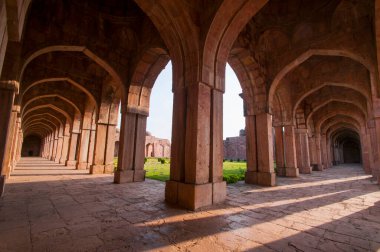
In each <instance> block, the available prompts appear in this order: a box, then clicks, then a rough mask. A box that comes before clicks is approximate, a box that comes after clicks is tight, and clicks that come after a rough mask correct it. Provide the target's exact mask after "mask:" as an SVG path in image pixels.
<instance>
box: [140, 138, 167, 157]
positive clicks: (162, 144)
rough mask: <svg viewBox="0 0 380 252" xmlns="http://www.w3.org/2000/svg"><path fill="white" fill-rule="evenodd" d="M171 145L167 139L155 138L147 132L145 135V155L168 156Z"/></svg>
mask: <svg viewBox="0 0 380 252" xmlns="http://www.w3.org/2000/svg"><path fill="white" fill-rule="evenodd" d="M170 150H171V145H170V141H169V140H168V139H162V138H157V137H155V136H152V135H151V134H150V133H149V132H147V134H146V137H145V157H170Z"/></svg>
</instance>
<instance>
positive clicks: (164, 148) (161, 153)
mask: <svg viewBox="0 0 380 252" xmlns="http://www.w3.org/2000/svg"><path fill="white" fill-rule="evenodd" d="M119 138H120V130H119V129H116V135H115V152H114V156H115V157H117V156H118V154H119V153H118V152H119ZM170 151H171V144H170V141H169V140H168V139H162V138H157V137H155V136H152V134H151V133H150V132H147V133H146V136H145V151H144V152H145V157H167V158H169V157H170Z"/></svg>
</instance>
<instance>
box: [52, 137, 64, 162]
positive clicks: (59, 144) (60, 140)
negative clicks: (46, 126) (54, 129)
mask: <svg viewBox="0 0 380 252" xmlns="http://www.w3.org/2000/svg"><path fill="white" fill-rule="evenodd" d="M60 134H61V133H60ZM62 148H63V135H59V136H58V142H57V154H56V156H55V159H54V162H56V163H59V160H61V156H62Z"/></svg>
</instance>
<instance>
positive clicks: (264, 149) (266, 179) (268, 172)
mask: <svg viewBox="0 0 380 252" xmlns="http://www.w3.org/2000/svg"><path fill="white" fill-rule="evenodd" d="M246 135H247V172H246V174H245V182H246V183H249V184H258V185H262V186H275V185H276V174H275V173H274V164H273V138H272V116H271V115H270V114H267V113H264V114H260V115H254V116H253V115H251V116H248V115H247V116H246ZM252 151H255V152H256V153H257V154H256V156H255V155H254V154H253V153H252ZM248 156H250V157H248Z"/></svg>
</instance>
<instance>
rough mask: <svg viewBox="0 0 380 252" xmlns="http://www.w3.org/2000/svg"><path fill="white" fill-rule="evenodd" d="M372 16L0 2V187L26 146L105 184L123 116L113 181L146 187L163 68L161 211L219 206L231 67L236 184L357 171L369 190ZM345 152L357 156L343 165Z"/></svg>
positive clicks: (373, 111)
mask: <svg viewBox="0 0 380 252" xmlns="http://www.w3.org/2000/svg"><path fill="white" fill-rule="evenodd" d="M378 5H380V2H379V1H372V0H365V1H360V2H357V1H349V0H334V1H328V0H326V1H320V0H318V1H317V0H315V1H308V4H307V5H305V4H302V1H301V0H296V1H277V0H274V1H267V0H256V1H250V0H244V1H233V0H224V1H217V2H202V1H201V2H194V3H188V2H185V1H165V0H162V1H156V2H155V3H153V2H148V1H140V0H135V1H112V3H109V2H107V3H106V2H104V1H81V2H80V3H78V2H76V1H48V2H46V1H42V0H30V1H19V2H17V3H10V2H9V1H1V5H0V13H1V19H2V20H3V21H2V28H1V29H2V30H3V31H4V33H1V34H5V35H3V37H2V40H1V41H6V43H3V44H1V52H2V54H0V56H1V64H0V69H1V75H0V78H1V86H0V87H1V97H2V100H1V103H2V105H3V106H1V109H0V114H1V115H4V116H3V117H4V120H3V121H2V122H1V125H0V129H4V130H3V133H2V135H1V138H0V145H1V147H0V153H2V154H1V158H2V159H0V161H1V163H2V175H3V178H6V177H7V176H9V175H10V173H11V170H12V169H13V167H14V165H15V163H17V161H18V160H19V158H20V156H21V154H22V153H23V150H22V146H23V142H24V143H25V146H26V140H28V139H32V138H39V139H40V140H41V145H40V150H39V155H41V156H42V157H45V158H48V159H51V160H54V161H56V162H60V163H65V164H66V165H75V167H76V168H77V169H90V172H91V173H110V172H113V170H114V168H113V155H114V146H115V145H114V136H115V134H116V124H117V117H118V109H119V104H121V131H120V142H119V151H118V154H119V160H118V167H117V170H116V172H115V179H114V180H115V182H116V183H124V182H137V181H143V180H144V178H145V172H144V169H143V165H144V156H145V155H146V146H145V136H146V120H147V117H148V116H149V107H150V102H149V100H150V94H151V90H152V87H153V85H154V82H155V80H156V78H157V76H158V74H159V73H160V72H161V70H162V69H163V68H164V67H165V66H166V64H167V63H168V62H169V60H171V62H172V66H173V86H172V92H173V96H174V98H173V99H174V100H173V111H172V112H173V124H172V139H171V140H172V141H171V142H172V146H171V149H172V151H171V164H170V165H171V166H170V180H169V181H167V182H166V189H165V198H166V200H167V201H168V202H171V203H175V204H179V205H180V206H182V207H185V208H189V209H196V208H199V207H202V206H206V205H211V204H215V203H218V202H220V201H222V200H224V198H225V197H226V184H225V182H224V181H223V177H222V163H223V133H222V129H223V127H222V119H223V93H224V90H225V85H226V84H225V68H226V64H227V63H229V64H230V65H231V67H232V69H233V70H234V71H235V73H236V75H237V77H238V79H239V82H240V84H241V87H242V98H243V100H244V116H245V120H246V137H247V141H246V142H247V148H246V149H247V172H246V183H253V184H259V185H263V186H274V185H275V183H276V182H275V181H276V174H275V171H274V161H276V166H277V170H278V173H279V174H280V175H283V176H290V177H294V176H298V174H299V173H310V172H312V170H313V167H315V168H314V169H315V170H323V169H326V168H328V167H331V166H332V165H333V164H338V163H339V162H345V161H349V160H351V161H353V162H357V161H360V162H362V163H363V167H364V169H365V171H366V172H368V173H372V174H373V176H374V178H376V179H379V169H378V167H379V165H380V164H379V162H380V158H379V151H380V150H379V147H378V144H377V143H378V142H379V140H380V121H378V119H377V118H378V104H379V98H378V96H379V93H378V92H379V91H378V80H379V73H378V65H379V64H378V63H377V57H376V55H380V53H379V43H380V42H379V39H378V34H379V30H380V28H379V27H380V25H379V22H378V21H379V20H380V19H379V15H378V12H375V11H374V10H375V9H376V8H378ZM372 27H375V28H374V29H372ZM227 85H228V83H227ZM163 99H164V98H163ZM273 128H274V130H273ZM273 132H274V134H273ZM273 139H274V141H273ZM28 141H29V140H28ZM273 144H274V145H275V158H274V155H273V154H274V153H273ZM359 147H360V150H361V151H360V153H359V155H358V154H357V153H358V152H357V151H356V150H357V149H358V148H359ZM345 150H346V151H345ZM350 151H351V152H352V153H356V154H355V155H354V154H352V155H346V156H345V154H344V153H350ZM26 153H27V154H32V155H35V151H32V153H30V152H29V151H26ZM36 153H37V150H36ZM350 158H351V159H350Z"/></svg>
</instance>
